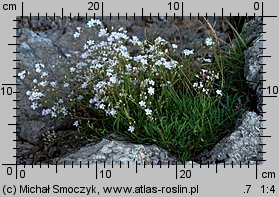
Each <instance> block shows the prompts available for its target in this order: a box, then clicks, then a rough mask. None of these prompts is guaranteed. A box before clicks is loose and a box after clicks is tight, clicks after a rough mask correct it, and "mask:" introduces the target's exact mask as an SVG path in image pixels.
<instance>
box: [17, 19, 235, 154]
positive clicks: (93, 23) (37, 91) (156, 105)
mask: <svg viewBox="0 0 279 197" xmlns="http://www.w3.org/2000/svg"><path fill="white" fill-rule="evenodd" d="M87 25H88V26H89V27H90V28H93V31H92V32H93V33H96V34H97V35H98V37H99V39H98V40H88V41H87V43H85V44H84V47H83V51H82V52H77V53H75V54H72V55H68V56H69V58H71V59H74V60H75V61H76V62H75V63H69V64H63V65H62V64H61V65H56V66H55V67H56V68H57V69H59V70H63V71H64V73H65V76H64V78H63V80H57V79H55V77H53V76H52V77H50V73H48V72H47V71H46V67H47V66H46V65H44V64H42V63H38V64H36V65H35V67H34V70H32V71H28V72H27V71H25V70H23V71H21V72H20V73H18V75H19V76H20V78H21V79H24V78H25V76H26V75H28V74H30V72H32V76H35V77H34V79H33V80H32V83H31V87H32V89H30V90H29V91H27V92H26V94H27V96H28V97H29V100H30V101H31V102H32V104H31V108H32V109H34V110H40V111H41V113H42V115H44V116H46V115H49V116H50V117H52V118H56V117H58V116H70V117H71V118H72V120H73V122H72V124H73V126H74V127H77V128H79V129H81V130H87V131H88V130H89V131H90V132H91V134H92V133H93V135H94V131H95V130H94V128H100V127H101V128H104V129H105V130H106V131H107V132H114V133H119V134H123V135H125V136H126V137H127V139H130V140H132V141H136V142H144V143H156V144H158V145H160V146H162V147H164V148H166V149H168V150H169V151H171V152H176V153H177V155H179V157H181V158H184V159H186V158H188V157H189V153H188V152H189V150H191V149H197V150H199V149H200V148H204V147H206V146H208V144H213V143H214V141H216V139H217V136H218V129H217V128H218V127H219V126H220V123H223V124H224V123H226V120H227V119H228V118H230V117H231V116H232V114H231V113H230V112H228V111H227V110H226V109H225V107H224V105H222V99H224V97H226V96H227V95H226V93H225V92H223V91H222V88H223V87H222V85H221V83H220V79H219V78H220V74H219V72H220V70H219V69H220V68H219V67H217V66H214V62H212V58H210V57H209V58H200V57H199V58H198V57H197V55H196V54H195V53H194V50H193V49H184V50H183V51H182V53H181V54H180V55H178V56H177V55H175V52H176V50H177V48H178V46H177V45H176V44H170V43H169V42H167V41H166V40H164V39H163V38H161V37H157V38H156V39H154V40H150V41H149V40H143V41H141V40H140V39H139V38H138V37H136V36H132V37H129V36H127V32H126V31H124V30H123V28H120V29H119V30H118V31H112V32H109V31H108V30H107V29H105V28H103V26H102V22H101V21H99V20H93V19H92V20H90V21H89V22H88V23H87ZM82 31H83V30H82V29H81V28H80V27H78V28H77V32H75V33H74V35H73V36H74V38H75V39H78V38H79V37H80V36H81V34H82ZM204 47H205V48H206V47H207V48H209V49H210V48H214V47H215V43H214V41H213V40H212V38H207V39H206V40H205V44H204ZM195 61H198V62H199V65H200V67H199V68H195V69H194V68H193V66H192V65H193V64H194V62H195ZM189 70H190V72H189ZM51 78H52V79H53V80H50V79H51ZM62 92H63V94H62ZM227 99H229V98H228V97H227ZM214 119H215V120H214ZM182 141H184V142H183V143H181V142H182ZM185 150H187V152H186V151H185Z"/></svg>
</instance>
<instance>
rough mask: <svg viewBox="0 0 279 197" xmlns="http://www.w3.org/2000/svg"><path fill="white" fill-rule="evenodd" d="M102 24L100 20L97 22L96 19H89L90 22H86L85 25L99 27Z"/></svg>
mask: <svg viewBox="0 0 279 197" xmlns="http://www.w3.org/2000/svg"><path fill="white" fill-rule="evenodd" d="M101 24H102V22H101V21H100V20H98V19H95V20H94V19H91V20H90V21H88V23H87V25H88V26H89V27H94V26H95V25H101Z"/></svg>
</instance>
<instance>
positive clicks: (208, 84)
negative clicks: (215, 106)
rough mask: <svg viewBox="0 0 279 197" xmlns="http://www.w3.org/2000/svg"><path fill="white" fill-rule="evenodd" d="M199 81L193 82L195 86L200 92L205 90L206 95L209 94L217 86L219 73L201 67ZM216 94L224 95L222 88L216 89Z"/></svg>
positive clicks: (197, 76) (198, 75)
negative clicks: (215, 83) (216, 81)
mask: <svg viewBox="0 0 279 197" xmlns="http://www.w3.org/2000/svg"><path fill="white" fill-rule="evenodd" d="M196 78H197V81H196V82H194V83H193V87H194V88H195V89H196V90H197V91H198V92H203V93H204V94H206V95H209V94H210V92H211V91H213V90H214V89H215V88H214V87H213V86H214V82H215V80H216V79H219V73H215V72H214V71H210V70H207V69H201V71H200V72H199V73H198V74H197V75H196ZM215 94H216V95H218V96H222V95H223V94H222V90H220V89H217V90H215Z"/></svg>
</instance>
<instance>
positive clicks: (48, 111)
mask: <svg viewBox="0 0 279 197" xmlns="http://www.w3.org/2000/svg"><path fill="white" fill-rule="evenodd" d="M50 112H51V109H43V111H42V115H43V116H46V115H48V114H50Z"/></svg>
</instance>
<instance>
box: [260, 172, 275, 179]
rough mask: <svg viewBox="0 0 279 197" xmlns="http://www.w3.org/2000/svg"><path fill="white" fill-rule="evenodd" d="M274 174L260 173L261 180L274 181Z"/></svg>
mask: <svg viewBox="0 0 279 197" xmlns="http://www.w3.org/2000/svg"><path fill="white" fill-rule="evenodd" d="M275 176H276V174H275V172H262V178H264V179H275Z"/></svg>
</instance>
